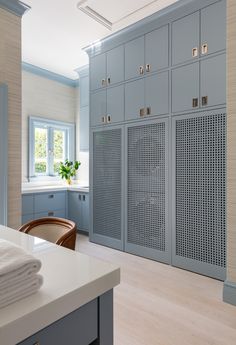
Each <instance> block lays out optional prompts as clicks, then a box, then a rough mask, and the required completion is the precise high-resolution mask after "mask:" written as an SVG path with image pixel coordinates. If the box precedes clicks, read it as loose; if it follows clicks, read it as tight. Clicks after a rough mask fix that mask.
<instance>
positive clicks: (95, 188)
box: [90, 126, 123, 249]
mask: <svg viewBox="0 0 236 345" xmlns="http://www.w3.org/2000/svg"><path fill="white" fill-rule="evenodd" d="M91 138H92V153H91V154H92V157H91V161H90V162H91V167H90V169H91V170H90V183H91V202H90V212H91V217H90V221H91V228H90V239H91V240H92V241H93V242H96V243H99V244H103V245H107V246H110V247H113V248H116V249H123V209H122V208H123V202H122V199H123V193H122V190H123V185H122V184H123V127H122V126H112V127H109V128H104V129H101V130H96V131H92V133H91Z"/></svg>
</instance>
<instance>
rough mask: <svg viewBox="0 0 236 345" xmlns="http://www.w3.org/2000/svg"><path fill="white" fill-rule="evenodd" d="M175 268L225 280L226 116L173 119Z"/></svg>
mask: <svg viewBox="0 0 236 345" xmlns="http://www.w3.org/2000/svg"><path fill="white" fill-rule="evenodd" d="M172 128H173V135H172V137H173V150H172V153H173V154H172V157H173V167H172V171H173V181H172V186H173V195H172V200H173V205H172V206H173V207H172V209H173V218H172V219H173V237H172V248H173V253H172V260H173V265H176V266H179V267H182V268H185V269H188V270H191V271H194V272H198V273H201V274H205V275H208V276H211V277H214V278H218V279H224V278H225V266H226V263H225V261H226V255H225V232H226V218H225V207H226V203H225V194H226V152H225V151H226V114H225V109H223V110H219V111H215V112H205V113H200V114H198V115H197V114H195V115H194V114H193V115H185V116H179V117H176V118H174V119H173V126H172Z"/></svg>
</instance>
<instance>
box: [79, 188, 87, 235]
mask: <svg viewBox="0 0 236 345" xmlns="http://www.w3.org/2000/svg"><path fill="white" fill-rule="evenodd" d="M81 205H82V213H83V217H82V220H83V224H82V230H84V231H89V194H87V193H86V194H82V204H81Z"/></svg>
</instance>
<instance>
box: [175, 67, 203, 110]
mask: <svg viewBox="0 0 236 345" xmlns="http://www.w3.org/2000/svg"><path fill="white" fill-rule="evenodd" d="M197 108H199V63H198V62H195V63H192V64H190V65H186V66H184V67H179V68H176V69H174V70H172V112H181V111H185V110H191V109H193V110H194V109H197Z"/></svg>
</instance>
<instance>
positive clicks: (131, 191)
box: [126, 120, 169, 262]
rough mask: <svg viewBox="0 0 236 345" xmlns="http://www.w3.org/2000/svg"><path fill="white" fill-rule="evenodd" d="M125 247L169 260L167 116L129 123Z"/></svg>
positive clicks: (130, 250)
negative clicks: (160, 118)
mask: <svg viewBox="0 0 236 345" xmlns="http://www.w3.org/2000/svg"><path fill="white" fill-rule="evenodd" d="M127 131H128V133H127V136H128V157H127V164H128V166H127V168H128V172H127V173H128V185H127V186H128V187H127V206H128V207H127V231H126V250H127V251H129V252H131V253H134V254H138V255H142V256H145V257H149V258H152V259H155V260H160V261H163V262H168V260H169V258H168V245H167V231H168V229H167V222H166V217H167V203H168V200H167V182H168V181H167V180H168V179H167V164H168V142H167V133H168V122H167V121H166V120H162V121H156V122H154V123H153V122H152V123H151V124H146V123H145V124H144V125H138V126H132V127H128V129H127Z"/></svg>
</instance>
